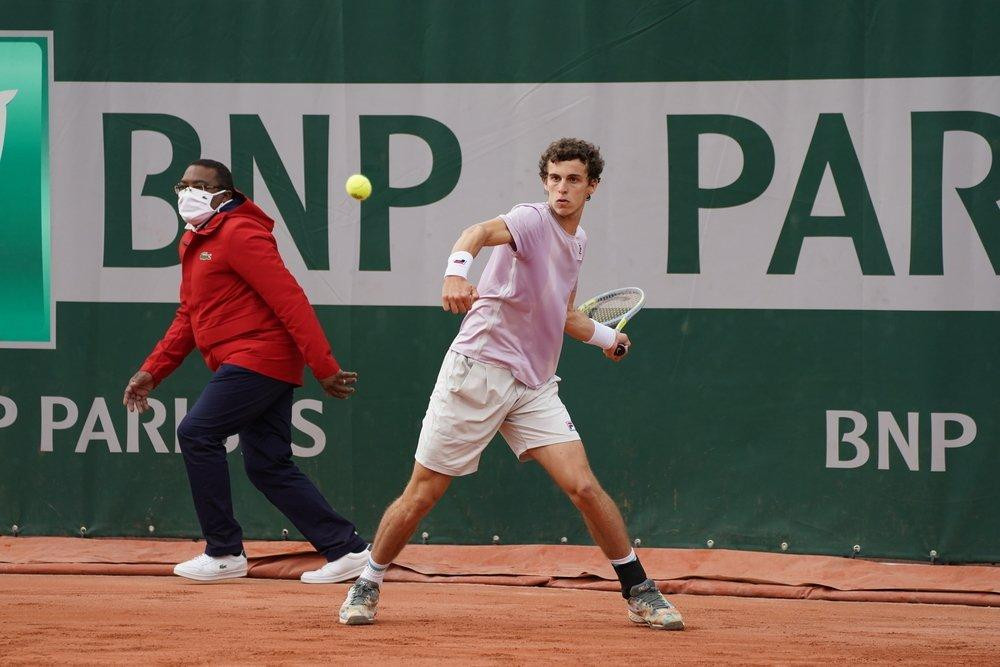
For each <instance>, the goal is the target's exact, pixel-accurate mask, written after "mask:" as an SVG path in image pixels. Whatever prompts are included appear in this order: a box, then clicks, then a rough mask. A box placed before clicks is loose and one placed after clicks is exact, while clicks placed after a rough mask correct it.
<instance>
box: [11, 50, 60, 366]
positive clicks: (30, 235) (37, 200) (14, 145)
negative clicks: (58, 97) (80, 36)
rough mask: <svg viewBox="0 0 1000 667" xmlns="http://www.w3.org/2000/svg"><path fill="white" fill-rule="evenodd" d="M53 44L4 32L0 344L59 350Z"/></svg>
mask: <svg viewBox="0 0 1000 667" xmlns="http://www.w3.org/2000/svg"><path fill="white" fill-rule="evenodd" d="M49 48H50V45H49V40H48V38H47V37H44V36H35V35H20V34H12V33H0V257H3V261H2V262H0V313H3V316H2V317H0V347H53V346H54V343H55V341H54V336H53V319H54V313H53V308H52V289H51V282H50V277H49V276H50V261H49V255H50V245H49V244H50V241H49V233H50V232H49V201H50V200H49V60H48V53H49Z"/></svg>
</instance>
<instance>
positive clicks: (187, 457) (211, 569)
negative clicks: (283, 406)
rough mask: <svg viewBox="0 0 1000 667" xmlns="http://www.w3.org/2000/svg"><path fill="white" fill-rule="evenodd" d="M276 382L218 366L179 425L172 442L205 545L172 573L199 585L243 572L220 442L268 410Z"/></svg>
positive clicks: (276, 389)
mask: <svg viewBox="0 0 1000 667" xmlns="http://www.w3.org/2000/svg"><path fill="white" fill-rule="evenodd" d="M279 384H280V383H277V381H275V380H272V379H271V378H265V377H264V376H262V375H259V374H257V373H253V372H251V371H248V370H246V369H244V368H240V367H238V366H231V365H228V364H223V365H222V366H221V367H220V368H219V369H218V370H217V371H216V372H215V373H214V374H213V376H212V379H211V380H210V381H209V383H208V384H207V385H206V386H205V389H204V390H202V392H201V396H199V397H198V400H197V401H196V402H195V404H194V405H193V406H191V410H190V411H188V413H187V415H186V416H185V417H184V419H183V420H181V423H180V424H179V425H178V427H177V440H178V442H179V443H180V448H181V453H182V454H183V456H184V465H185V467H186V469H187V474H188V481H189V483H190V485H191V497H192V499H193V500H194V507H195V512H196V513H197V515H198V522H199V524H200V525H201V531H202V535H204V537H205V541H206V543H207V545H206V547H205V553H204V554H203V555H201V556H198V557H197V558H193V559H191V560H189V561H186V562H184V563H181V564H179V565H178V566H177V567H176V568H174V573H175V574H178V575H180V576H182V577H187V578H190V579H196V580H198V581H212V580H215V579H227V578H231V577H240V576H244V575H245V574H246V571H247V570H246V557H245V556H244V555H243V531H242V529H241V528H240V525H239V523H237V522H236V518H235V516H234V515H233V501H232V493H231V491H230V484H229V464H228V462H227V460H226V448H225V442H226V438H228V437H229V436H230V435H233V434H235V433H238V432H239V431H240V430H241V429H242V428H243V427H244V426H246V424H248V423H250V422H252V421H253V420H254V419H256V418H257V416H258V415H260V413H261V412H263V411H265V410H266V409H267V407H268V406H269V405H270V404H271V403H272V402H273V401H274V399H275V397H276V396H277V395H278V394H279V393H280V392H281V391H282V390H283V387H281V386H279ZM286 386H287V385H286Z"/></svg>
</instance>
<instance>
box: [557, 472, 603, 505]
mask: <svg viewBox="0 0 1000 667" xmlns="http://www.w3.org/2000/svg"><path fill="white" fill-rule="evenodd" d="M566 493H567V494H568V495H569V498H570V500H571V501H572V502H573V504H574V505H576V506H577V507H581V506H586V505H590V504H592V503H594V502H595V501H596V500H597V499H598V498H599V497H600V495H601V493H603V491H602V490H601V485H600V484H598V483H597V480H596V479H594V478H593V477H592V476H590V475H585V476H582V477H580V478H579V479H576V480H573V483H572V484H570V485H569V487H568V488H567V489H566Z"/></svg>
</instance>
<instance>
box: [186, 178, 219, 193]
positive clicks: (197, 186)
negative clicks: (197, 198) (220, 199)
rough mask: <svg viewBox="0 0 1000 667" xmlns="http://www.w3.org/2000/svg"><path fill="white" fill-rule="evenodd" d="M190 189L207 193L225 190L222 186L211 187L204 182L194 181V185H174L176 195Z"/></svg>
mask: <svg viewBox="0 0 1000 667" xmlns="http://www.w3.org/2000/svg"><path fill="white" fill-rule="evenodd" d="M188 188H194V189H195V190H204V191H205V192H219V191H220V190H224V189H225V188H223V187H222V186H221V185H209V184H208V183H205V182H204V181H194V182H193V183H187V184H185V183H177V184H176V185H174V192H175V193H176V194H180V193H182V192H184V191H185V190H187V189H188Z"/></svg>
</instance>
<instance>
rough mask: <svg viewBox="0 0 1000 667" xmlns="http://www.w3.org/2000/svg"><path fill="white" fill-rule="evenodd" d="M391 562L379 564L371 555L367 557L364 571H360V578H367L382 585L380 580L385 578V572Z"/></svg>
mask: <svg viewBox="0 0 1000 667" xmlns="http://www.w3.org/2000/svg"><path fill="white" fill-rule="evenodd" d="M391 564H392V563H386V564H385V565H380V564H379V563H376V562H375V561H374V560H373V559H372V557H371V556H369V557H368V565H365V571H364V572H362V573H361V578H362V579H367V580H368V581H371V582H373V583H376V584H378V585H379V586H381V585H382V580H383V579H385V572H386V570H388V569H389V565H391Z"/></svg>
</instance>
